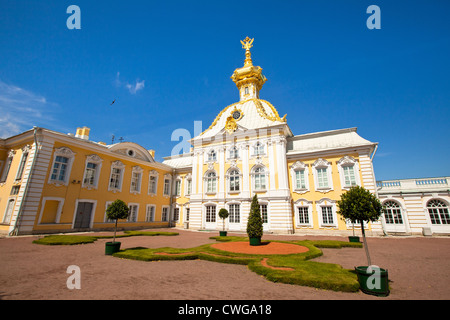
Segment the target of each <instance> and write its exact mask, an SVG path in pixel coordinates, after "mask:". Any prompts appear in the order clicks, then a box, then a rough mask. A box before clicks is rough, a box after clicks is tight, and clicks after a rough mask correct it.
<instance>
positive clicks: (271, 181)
mask: <svg viewBox="0 0 450 320" xmlns="http://www.w3.org/2000/svg"><path fill="white" fill-rule="evenodd" d="M267 150H268V152H269V174H270V178H269V190H275V171H276V168H275V155H274V154H273V141H272V140H269V141H267Z"/></svg>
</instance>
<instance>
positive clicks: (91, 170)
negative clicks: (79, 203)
mask: <svg viewBox="0 0 450 320" xmlns="http://www.w3.org/2000/svg"><path fill="white" fill-rule="evenodd" d="M102 161H103V160H102V159H101V158H100V157H99V156H98V155H96V154H91V155H90V156H88V157H87V158H86V168H85V170H84V177H83V184H82V187H83V188H88V189H91V188H95V189H96V188H97V185H98V180H99V176H100V169H101V166H102Z"/></svg>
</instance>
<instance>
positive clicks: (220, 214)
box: [219, 208, 229, 237]
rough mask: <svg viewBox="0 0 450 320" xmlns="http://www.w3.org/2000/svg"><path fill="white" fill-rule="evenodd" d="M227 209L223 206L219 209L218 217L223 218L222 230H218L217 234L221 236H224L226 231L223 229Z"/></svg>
mask: <svg viewBox="0 0 450 320" xmlns="http://www.w3.org/2000/svg"><path fill="white" fill-rule="evenodd" d="M228 215H229V213H228V210H227V209H225V208H222V209H220V210H219V217H220V218H221V219H222V220H223V231H219V234H220V236H221V237H226V236H227V232H226V231H225V219H226V218H228Z"/></svg>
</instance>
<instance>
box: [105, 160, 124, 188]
mask: <svg viewBox="0 0 450 320" xmlns="http://www.w3.org/2000/svg"><path fill="white" fill-rule="evenodd" d="M114 169H120V173H119V179H120V181H119V187H118V188H115V187H114V186H111V179H112V175H113V172H114ZM124 174H125V164H123V163H122V161H120V160H116V161H114V162H113V163H111V173H110V175H109V180H108V191H113V192H114V193H116V192H122V185H123V176H124Z"/></svg>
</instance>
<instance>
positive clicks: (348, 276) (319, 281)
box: [113, 237, 362, 292]
mask: <svg viewBox="0 0 450 320" xmlns="http://www.w3.org/2000/svg"><path fill="white" fill-rule="evenodd" d="M213 238H214V239H216V240H218V241H243V240H245V239H246V238H244V237H213ZM225 238H227V239H225ZM276 242H282V243H291V244H297V245H301V246H305V247H307V248H308V249H309V251H307V252H304V253H298V254H289V255H250V254H242V253H233V252H228V251H222V250H218V249H215V248H213V247H211V245H210V244H206V245H202V246H198V247H194V248H188V249H176V248H168V247H166V248H157V249H149V248H142V247H139V248H132V249H127V250H122V251H120V252H117V253H115V254H113V256H114V257H118V258H123V259H134V260H142V261H165V260H196V259H201V260H208V261H214V262H220V263H233V264H240V265H247V266H248V268H249V269H250V270H252V271H253V272H256V273H257V274H259V275H262V276H264V277H265V278H266V279H267V280H269V281H273V282H280V283H287V284H295V285H302V286H310V287H315V288H320V289H327V290H334V291H344V292H356V291H358V289H359V283H358V280H357V277H356V275H355V273H354V272H353V270H348V269H343V268H342V267H341V266H340V265H337V264H332V263H322V262H316V261H309V260H311V259H313V258H316V257H319V256H321V255H322V254H323V253H322V251H321V250H320V249H319V247H326V248H342V247H357V248H361V247H362V245H361V244H358V243H356V244H355V243H348V242H343V241H308V240H305V241H276ZM158 253H159V254H158ZM160 253H166V254H160ZM263 258H268V261H267V263H268V264H269V265H270V266H273V267H287V268H292V269H293V270H275V269H272V268H267V267H265V266H263V265H262V264H261V261H262V259H263Z"/></svg>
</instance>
